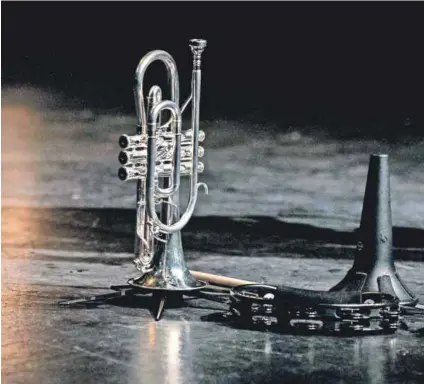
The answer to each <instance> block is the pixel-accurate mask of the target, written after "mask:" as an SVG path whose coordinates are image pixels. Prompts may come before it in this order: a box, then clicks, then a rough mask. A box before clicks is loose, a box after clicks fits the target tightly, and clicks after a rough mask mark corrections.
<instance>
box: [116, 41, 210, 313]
mask: <svg viewBox="0 0 424 384" xmlns="http://www.w3.org/2000/svg"><path fill="white" fill-rule="evenodd" d="M205 47H206V41H205V40H199V39H193V40H190V48H191V52H192V54H193V70H192V80H191V95H190V97H189V98H188V99H187V100H186V101H185V103H184V104H183V105H182V106H181V107H180V100H179V99H180V97H179V79H178V72H177V66H176V63H175V61H174V59H173V58H172V56H171V55H170V54H169V53H168V52H165V51H162V50H155V51H151V52H149V53H147V54H146V55H145V56H144V57H143V58H142V59H141V61H140V62H139V64H138V67H137V70H136V74H135V78H136V87H135V101H136V112H137V119H138V126H137V131H136V135H134V136H129V135H122V136H121V137H120V139H119V145H120V147H121V148H122V149H124V150H123V151H121V153H120V154H119V161H120V162H121V164H123V167H121V168H120V169H119V172H118V175H119V178H120V179H121V180H125V181H127V180H137V213H136V215H137V216H136V238H135V259H134V263H135V265H136V268H137V269H138V270H139V271H141V272H142V276H141V277H139V278H137V279H130V280H129V284H130V285H132V286H134V287H136V288H138V289H147V290H151V291H153V292H155V291H162V292H187V291H192V290H197V289H200V288H202V287H203V286H204V285H205V283H203V282H200V281H198V280H196V279H195V278H194V277H193V276H192V275H191V274H190V271H189V270H188V268H187V266H186V263H185V260H184V252H183V248H182V243H181V230H182V229H183V228H184V226H185V225H186V224H187V223H188V221H189V220H190V218H191V216H192V215H193V211H194V208H195V206H196V201H197V196H198V189H199V187H200V186H203V187H204V188H205V192H206V193H207V186H206V185H205V184H204V183H198V173H201V172H202V171H203V169H204V166H203V164H202V163H201V162H199V158H200V157H202V156H203V154H204V149H203V148H202V147H199V142H202V141H203V140H204V138H205V134H204V132H202V131H199V111H200V86H201V55H202V53H203V50H204V49H205ZM155 61H161V62H162V63H163V64H164V65H165V67H166V69H167V71H168V80H169V84H170V87H171V100H162V90H161V89H160V88H159V87H158V86H156V85H154V86H152V87H151V89H150V91H149V93H148V97H147V100H146V101H145V98H144V93H143V80H144V75H145V72H146V70H147V68H148V67H149V66H150V64H152V63H153V62H155ZM190 101H191V107H192V109H191V128H190V129H189V130H186V131H184V132H183V131H182V113H183V112H184V110H185V109H186V107H187V106H188V105H189V103H190ZM164 111H169V113H170V115H171V116H170V118H169V120H168V121H167V122H166V123H165V124H163V125H161V120H162V119H163V112H164ZM181 176H188V177H190V196H189V202H188V206H187V208H186V211H185V212H184V213H183V214H182V215H180V212H179V188H180V178H181ZM157 208H160V213H159V215H158V214H157V212H156V209H157ZM163 297H165V296H163ZM163 300H164V299H163ZM162 305H163V303H162Z"/></svg>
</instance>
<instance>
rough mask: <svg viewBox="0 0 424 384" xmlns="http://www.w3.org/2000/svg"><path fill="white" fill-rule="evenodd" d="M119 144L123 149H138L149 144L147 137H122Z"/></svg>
mask: <svg viewBox="0 0 424 384" xmlns="http://www.w3.org/2000/svg"><path fill="white" fill-rule="evenodd" d="M118 143H119V146H120V147H121V148H123V149H127V148H130V147H137V146H139V145H141V144H147V135H132V136H130V135H122V136H121V137H120V138H119V140H118Z"/></svg>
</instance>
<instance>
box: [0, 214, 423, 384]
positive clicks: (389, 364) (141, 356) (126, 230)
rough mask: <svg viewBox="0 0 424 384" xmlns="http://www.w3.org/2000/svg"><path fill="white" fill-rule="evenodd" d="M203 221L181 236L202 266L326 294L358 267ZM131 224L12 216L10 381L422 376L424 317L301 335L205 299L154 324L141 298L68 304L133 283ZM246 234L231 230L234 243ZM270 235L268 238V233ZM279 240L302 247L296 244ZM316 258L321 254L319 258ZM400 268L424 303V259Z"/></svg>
mask: <svg viewBox="0 0 424 384" xmlns="http://www.w3.org/2000/svg"><path fill="white" fill-rule="evenodd" d="M193 220H194V224H196V223H200V222H199V221H198V220H199V219H196V218H193ZM196 220H197V221H196ZM202 220H206V221H207V220H208V218H202ZM214 220H215V222H214ZM216 220H218V219H217V218H215V219H210V225H207V223H205V227H208V226H209V227H213V225H216ZM221 220H225V218H221ZM233 221H234V222H236V220H233ZM213 223H215V224H213ZM194 224H193V225H192V226H191V227H190V228H188V229H187V230H185V231H184V232H183V233H184V236H183V240H184V243H185V253H186V259H187V264H188V266H189V268H191V269H194V270H200V271H205V272H211V273H218V274H224V275H228V276H233V277H238V278H242V279H247V280H254V281H260V282H268V283H274V284H279V283H280V284H285V285H292V286H296V287H303V288H310V289H329V288H330V287H331V286H333V285H334V284H335V283H337V282H338V281H340V279H341V278H342V277H343V276H344V275H345V273H346V271H347V270H348V269H349V268H350V266H351V264H352V260H351V259H339V260H335V259H331V258H328V257H327V256H326V255H325V254H323V256H322V257H321V258H317V257H315V256H314V253H311V254H310V255H305V254H304V253H303V254H302V253H297V254H296V247H293V248H291V251H290V252H288V251H287V252H283V251H281V252H277V253H273V252H266V251H264V250H263V248H261V247H259V246H256V245H255V244H260V243H261V241H260V239H259V237H260V236H259V235H258V236H259V237H258V238H257V239H256V240H255V242H252V241H250V242H249V241H248V240H246V239H245V241H244V242H243V241H241V240H237V241H233V242H232V243H231V242H228V240H226V239H227V238H228V236H224V235H222V233H221V234H220V233H219V232H215V233H214V232H209V235H208V234H207V233H206V232H205V230H200V231H197V232H196V230H195V228H194ZM212 224H213V225H212ZM132 226H133V212H132V211H128V212H127V211H125V210H75V209H74V210H72V209H62V210H58V209H52V210H48V209H45V210H44V209H38V210H37V209H30V208H28V209H26V208H20V209H12V208H10V209H4V210H3V217H2V243H3V244H2V381H3V382H4V383H8V384H9V383H13V384H15V383H43V384H48V383H60V384H65V383H136V382H137V383H268V382H269V383H271V382H284V383H291V382H296V383H302V382H325V383H341V382H361V383H385V382H390V383H395V382H396V383H397V382H408V383H418V382H422V380H424V368H423V367H424V343H423V336H424V318H421V320H420V319H418V318H415V320H414V319H409V320H408V321H407V324H408V326H409V329H401V330H399V331H397V333H395V334H394V335H389V336H379V335H376V336H366V337H334V336H333V337H330V336H295V335H290V334H278V333H273V332H261V331H252V330H242V329H237V328H235V327H233V326H231V325H230V324H227V323H222V322H219V321H217V320H216V314H219V313H222V312H223V311H224V310H225V309H226V307H225V306H223V305H221V304H219V303H213V302H209V301H206V300H187V301H186V303H187V306H186V307H182V308H181V307H180V308H166V310H165V313H164V316H163V319H162V320H161V321H160V322H155V321H154V320H153V318H152V316H151V314H150V312H149V310H148V309H146V301H145V300H143V299H139V300H133V301H117V302H114V303H111V304H107V305H101V306H99V307H93V308H84V307H82V308H81V307H79V308H63V307H59V306H58V305H57V302H58V301H59V300H61V299H66V298H76V297H83V296H87V295H93V294H100V293H107V292H110V291H109V290H108V287H109V286H110V285H113V284H125V283H126V281H127V279H128V278H130V277H134V276H137V273H136V270H135V268H134V267H133V265H132V263H131V259H132V255H131V253H130V252H131V242H132V236H133V232H132ZM227 228H228V226H227ZM296 233H301V232H296ZM196 236H197V237H196ZM240 236H241V235H240V233H238V234H237V233H234V236H233V237H234V238H235V239H240ZM200 238H202V239H203V240H202V241H201V240H199V239H200ZM208 238H209V239H210V240H211V244H219V243H220V242H221V250H219V248H218V247H217V249H218V251H217V252H212V251H211V250H207V247H206V246H205V245H204V246H203V247H202V246H201V244H207V243H208ZM193 239H194V240H193ZM196 239H197V240H196ZM262 239H263V241H264V242H266V241H267V240H266V239H267V237H266V236H265V237H263V238H262ZM311 239H312V237H311V238H310V239H309V240H308V239H303V240H299V239H298V240H297V241H298V243H297V244H299V242H300V243H303V244H304V247H303V249H308V244H309V249H311V247H312V246H311V244H312V245H313V244H314V241H313V240H311ZM275 242H276V243H278V239H277V240H275ZM279 242H280V243H281V244H286V245H287V246H288V244H293V243H296V241H294V240H293V239H291V240H290V239H280V240H279ZM225 244H227V250H228V252H226V253H225V252H224V251H225V250H224V245H225ZM321 246H322V249H333V250H337V249H339V248H340V247H339V248H337V245H336V244H333V245H332V246H331V245H329V244H326V246H325V244H324V243H322V244H321ZM243 249H245V253H244V254H243ZM255 249H256V251H255ZM334 252H336V251H334ZM319 253H320V252H319V248H316V249H315V254H316V255H318V254H319ZM272 254H273V256H272ZM330 254H331V253H330ZM396 267H397V270H398V272H399V273H400V275H401V276H402V278H403V279H404V280H405V282H406V283H407V284H408V286H409V288H410V289H411V290H412V291H413V292H414V293H415V294H417V295H418V297H419V298H420V301H421V302H424V289H423V288H424V281H423V278H422V277H423V275H424V264H423V263H422V262H416V261H412V260H399V261H398V262H397V263H396Z"/></svg>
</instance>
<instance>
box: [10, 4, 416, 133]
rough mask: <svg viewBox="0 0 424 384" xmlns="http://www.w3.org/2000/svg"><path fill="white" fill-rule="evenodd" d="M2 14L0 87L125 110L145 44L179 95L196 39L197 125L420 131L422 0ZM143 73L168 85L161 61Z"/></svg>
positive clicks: (16, 7) (99, 7)
mask: <svg viewBox="0 0 424 384" xmlns="http://www.w3.org/2000/svg"><path fill="white" fill-rule="evenodd" d="M2 11H3V12H2V54H3V60H2V83H3V86H4V85H22V84H30V85H35V86H40V87H44V88H50V89H53V90H55V91H60V92H63V93H64V94H65V95H66V96H68V97H70V98H77V99H79V100H83V101H84V103H85V104H86V105H87V106H88V107H89V108H99V109H114V108H116V109H117V110H122V111H124V112H128V113H133V112H134V109H133V104H134V101H133V93H132V87H133V83H134V72H135V68H136V66H137V64H138V61H139V60H140V58H141V57H142V56H143V55H144V54H145V53H146V52H147V51H149V50H152V49H164V50H166V51H169V52H170V53H171V54H172V55H173V56H174V58H175V60H176V62H177V65H178V68H179V73H180V83H181V96H182V99H185V98H186V96H187V95H188V94H189V87H190V76H191V75H190V71H191V53H190V52H189V49H188V40H189V39H190V38H193V37H197V38H205V39H207V40H208V47H207V49H206V51H205V53H204V55H203V63H204V64H203V83H202V112H201V115H202V119H212V118H237V119H250V120H251V121H255V120H258V121H271V122H276V123H284V124H283V125H281V126H288V125H290V124H291V125H296V124H297V125H305V124H320V125H324V126H327V127H329V128H331V129H333V130H336V131H337V130H338V131H337V132H338V133H343V132H342V131H343V129H345V130H346V131H347V130H349V127H352V126H356V127H357V128H356V129H359V132H360V134H361V135H362V134H369V133H373V132H374V133H375V132H380V133H381V132H384V133H383V134H384V135H389V132H391V133H394V132H398V131H402V132H405V130H407V131H408V132H410V133H413V134H421V132H422V131H423V129H422V128H424V125H423V124H422V122H423V114H424V112H423V108H422V107H423V105H424V81H423V80H424V74H423V72H424V71H423V68H424V58H423V54H422V51H423V38H424V23H423V20H424V4H423V3H422V2H410V3H408V2H398V3H395V2H387V3H383V2H376V3H372V2H352V3H348V2H340V3H334V2H328V3H318V2H311V3H307V2H293V3H290V2H210V3H208V2H67V3H65V2H60V3H59V2H57V3H52V2H38V3H37V2H27V3H25V2H15V3H11V2H4V3H3V4H2ZM151 72H152V75H150V74H149V76H148V77H147V86H149V85H152V84H153V83H149V81H151V79H152V78H153V79H155V80H156V82H158V84H159V85H161V86H164V87H166V84H165V81H166V76H165V71H164V70H163V69H162V68H160V64H159V68H153V67H152V69H151ZM155 72H156V73H155ZM158 79H161V80H160V81H158ZM406 117H410V118H411V121H412V124H409V125H408V124H407V126H406V128H405V124H404V119H405V118H406ZM339 126H342V127H344V128H342V130H341V131H340V128H337V127H339Z"/></svg>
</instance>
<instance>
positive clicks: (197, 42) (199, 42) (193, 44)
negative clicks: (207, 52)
mask: <svg viewBox="0 0 424 384" xmlns="http://www.w3.org/2000/svg"><path fill="white" fill-rule="evenodd" d="M206 45H207V41H206V40H203V39H191V40H190V48H192V49H201V50H202V51H203V50H204V49H205V48H206Z"/></svg>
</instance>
